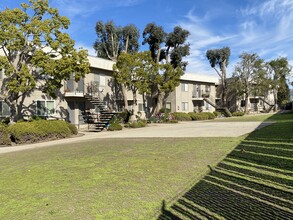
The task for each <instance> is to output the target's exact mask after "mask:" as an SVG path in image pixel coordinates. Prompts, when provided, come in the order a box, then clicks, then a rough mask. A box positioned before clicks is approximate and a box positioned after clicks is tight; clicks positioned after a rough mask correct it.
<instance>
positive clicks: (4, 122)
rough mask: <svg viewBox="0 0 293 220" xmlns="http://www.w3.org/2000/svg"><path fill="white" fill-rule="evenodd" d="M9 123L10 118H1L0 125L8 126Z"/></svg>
mask: <svg viewBox="0 0 293 220" xmlns="http://www.w3.org/2000/svg"><path fill="white" fill-rule="evenodd" d="M9 122H10V118H9V117H6V118H3V119H2V120H1V122H0V123H3V124H6V125H8V124H9Z"/></svg>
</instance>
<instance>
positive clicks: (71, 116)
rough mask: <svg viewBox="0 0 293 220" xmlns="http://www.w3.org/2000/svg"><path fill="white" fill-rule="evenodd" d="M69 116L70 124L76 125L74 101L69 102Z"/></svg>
mask: <svg viewBox="0 0 293 220" xmlns="http://www.w3.org/2000/svg"><path fill="white" fill-rule="evenodd" d="M67 103H68V115H69V122H70V123H71V124H75V105H74V101H68V102H67Z"/></svg>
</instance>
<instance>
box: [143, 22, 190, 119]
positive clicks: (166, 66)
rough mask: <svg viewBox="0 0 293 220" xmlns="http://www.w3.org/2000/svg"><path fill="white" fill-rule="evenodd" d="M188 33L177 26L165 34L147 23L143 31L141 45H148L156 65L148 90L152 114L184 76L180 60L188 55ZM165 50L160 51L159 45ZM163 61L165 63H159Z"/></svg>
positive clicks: (159, 27)
mask: <svg viewBox="0 0 293 220" xmlns="http://www.w3.org/2000/svg"><path fill="white" fill-rule="evenodd" d="M188 35H189V32H188V31H187V30H184V29H182V28H181V27H179V26H177V27H175V28H174V30H173V32H171V33H169V34H167V33H166V32H165V31H164V30H163V28H162V27H161V26H157V25H156V24H155V23H149V24H148V25H147V26H146V27H145V29H144V31H143V38H144V40H143V44H146V43H147V44H148V45H149V51H150V52H151V57H152V59H153V62H154V63H155V64H153V65H156V68H154V69H156V71H154V72H153V73H152V75H151V74H149V75H150V79H151V80H150V88H151V95H152V99H153V100H154V98H156V101H155V102H154V103H152V105H153V109H154V110H153V114H154V115H156V114H157V113H158V112H159V110H160V108H161V107H162V105H163V101H164V98H165V97H166V96H167V95H168V94H169V93H170V92H172V91H174V90H175V88H176V87H177V86H178V85H179V83H180V78H181V76H182V75H183V74H184V70H185V67H186V65H187V63H186V62H184V61H182V59H183V58H184V57H185V56H187V55H189V44H186V40H187V37H188ZM163 43H165V46H166V48H165V49H162V47H161V44H163ZM162 60H165V62H164V63H163V62H160V61H162Z"/></svg>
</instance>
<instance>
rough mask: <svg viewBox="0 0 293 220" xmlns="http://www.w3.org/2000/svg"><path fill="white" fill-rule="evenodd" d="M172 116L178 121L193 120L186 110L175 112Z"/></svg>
mask: <svg viewBox="0 0 293 220" xmlns="http://www.w3.org/2000/svg"><path fill="white" fill-rule="evenodd" d="M172 116H173V118H174V119H175V120H178V121H191V120H192V119H191V117H190V115H189V114H188V113H185V112H173V113H172Z"/></svg>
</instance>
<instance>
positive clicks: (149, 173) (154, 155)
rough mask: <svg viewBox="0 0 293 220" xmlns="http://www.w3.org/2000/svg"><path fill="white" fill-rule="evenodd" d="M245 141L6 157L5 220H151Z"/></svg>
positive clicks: (120, 142) (0, 207) (0, 211)
mask: <svg viewBox="0 0 293 220" xmlns="http://www.w3.org/2000/svg"><path fill="white" fill-rule="evenodd" d="M238 143H239V139H238V138H210V139H206V138H190V139H186V138H184V139H183V138H181V139H180V138H177V139H174V138H173V139H172V138H169V139H163V138H162V139H159V138H158V139H99V140H97V141H89V142H82V143H76V144H70V145H64V146H52V147H49V148H40V149H34V150H28V151H21V152H15V153H9V154H3V155H0V186H1V187H0V195H1V197H0V219H13V220H15V219H21V220H23V219H151V218H155V216H156V213H158V211H159V210H160V208H161V203H162V201H163V200H168V201H169V200H171V199H172V198H173V197H176V196H177V195H180V193H181V192H184V191H185V190H186V187H188V186H190V184H193V183H194V182H195V181H198V180H199V179H200V178H201V177H203V176H204V175H205V174H206V173H207V171H208V168H207V165H212V166H215V165H216V164H217V163H218V162H219V161H220V160H221V159H223V158H224V157H225V156H226V155H227V154H228V153H229V152H231V150H232V149H233V148H234V147H235V146H236V145H237V144H238Z"/></svg>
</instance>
